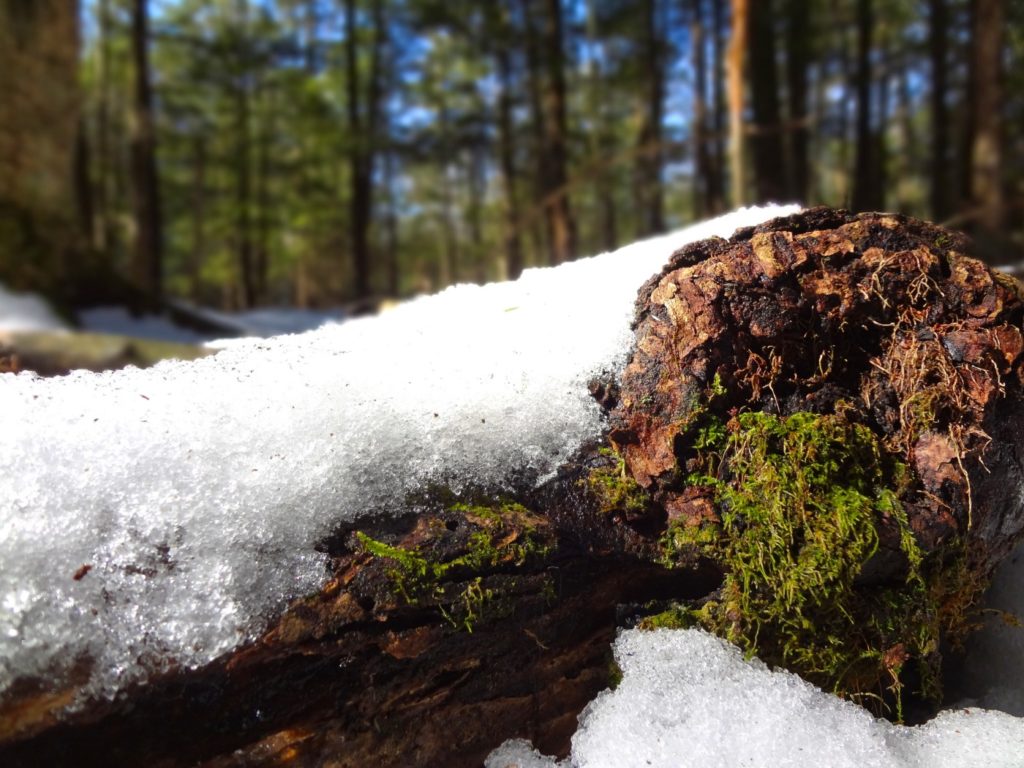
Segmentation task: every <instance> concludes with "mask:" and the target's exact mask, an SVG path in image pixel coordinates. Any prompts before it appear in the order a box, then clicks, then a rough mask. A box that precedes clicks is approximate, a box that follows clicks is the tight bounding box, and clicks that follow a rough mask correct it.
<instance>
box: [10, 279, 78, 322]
mask: <svg viewBox="0 0 1024 768" xmlns="http://www.w3.org/2000/svg"><path fill="white" fill-rule="evenodd" d="M66 330H67V324H66V323H65V322H64V321H63V320H61V319H60V318H59V317H57V314H56V313H55V312H54V311H53V310H52V309H51V308H50V305H49V304H47V303H46V301H45V300H44V299H43V298H42V297H41V296H38V295H36V294H34V293H14V292H12V291H9V290H7V288H5V287H4V286H3V284H2V283H0V331H66Z"/></svg>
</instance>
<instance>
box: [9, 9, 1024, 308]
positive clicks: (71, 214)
mask: <svg viewBox="0 0 1024 768" xmlns="http://www.w3.org/2000/svg"><path fill="white" fill-rule="evenodd" d="M0 93H2V97H0V282H2V283H4V284H6V285H8V287H10V288H12V289H17V290H26V289H29V290H36V291H40V292H42V293H44V294H46V295H48V296H50V297H51V298H53V299H54V300H55V301H56V302H57V303H58V305H59V306H62V307H65V308H68V307H70V308H74V307H81V306H87V305H89V304H95V303H102V302H109V301H116V300H121V301H123V300H125V297H126V296H130V297H134V300H139V299H140V297H141V299H142V300H145V301H146V302H150V303H152V302H157V303H158V302H160V301H161V300H162V299H163V297H176V298H183V299H187V300H189V301H191V302H195V303H197V304H201V305H206V306H212V307H219V308H224V309H245V308H251V307H256V306H261V305H294V306H300V307H321V306H328V305H337V304H340V303H350V304H351V303H353V302H355V303H358V302H367V301H369V300H371V299H373V298H375V297H382V296H395V297H400V296H407V295H412V294H415V293H418V292H423V291H431V290H437V289H440V288H442V287H444V286H445V285H448V284H451V283H454V282H458V281H487V280H495V279H503V278H507V277H515V276H516V275H517V274H518V273H519V272H520V271H521V270H522V269H523V268H524V267H529V266H534V265H547V264H556V263H559V262H562V261H565V260H568V259H572V258H574V257H576V256H578V255H585V254H591V253H596V252H600V251H603V250H607V249H611V248H615V247H616V246H618V245H620V244H624V243H627V242H630V241H633V240H636V239H638V238H642V237H644V236H647V235H651V234H655V233H658V232H661V231H664V230H667V229H670V228H673V227H676V226H679V225H681V224H685V223H686V222H689V221H691V220H694V219H698V218H701V217H705V216H708V215H710V214H714V213H717V212H720V211H723V210H726V209H729V208H732V207H734V206H737V205H741V204H751V203H758V202H763V201H800V202H805V203H808V204H811V203H827V204H831V205H838V206H846V207H852V208H855V209H861V210H863V209H875V210H898V211H902V212H906V213H910V214H913V215H917V216H922V217H926V218H930V219H933V220H936V221H939V222H946V223H949V224H951V225H953V226H959V227H963V228H967V229H969V230H971V231H972V232H973V233H974V234H975V235H976V236H978V237H979V239H980V242H981V243H982V245H983V247H984V249H985V252H986V253H988V254H990V259H991V260H992V261H994V262H999V263H1007V262H1012V261H1015V260H1017V259H1019V258H1020V256H1019V253H1020V248H1021V242H1022V230H1024V224H1022V222H1024V2H1020V0H918V1H914V0H731V2H730V1H729V0H722V1H721V2H716V1H715V0H486V1H481V0H206V1H202V0H160V1H158V2H157V1H154V2H147V0H85V1H83V2H82V3H77V2H75V1H74V0H0ZM1015 251H1016V253H1017V255H1014V253H1015Z"/></svg>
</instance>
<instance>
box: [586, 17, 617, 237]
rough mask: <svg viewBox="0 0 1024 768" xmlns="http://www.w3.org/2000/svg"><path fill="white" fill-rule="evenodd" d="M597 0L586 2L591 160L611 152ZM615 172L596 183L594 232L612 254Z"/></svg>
mask: <svg viewBox="0 0 1024 768" xmlns="http://www.w3.org/2000/svg"><path fill="white" fill-rule="evenodd" d="M597 8H598V0H588V1H587V27H586V29H587V47H588V50H589V56H588V58H587V113H588V115H589V117H590V120H591V129H590V130H589V131H587V151H588V153H589V155H590V157H591V158H592V159H593V160H596V159H597V158H599V157H602V156H604V155H606V154H607V153H609V152H611V151H612V146H611V144H612V137H611V136H609V131H608V119H607V117H606V110H605V104H606V97H605V94H604V92H603V90H602V83H601V77H600V64H599V63H598V62H599V61H600V60H601V58H602V56H601V54H599V53H598V46H600V45H602V42H601V41H600V36H599V34H598V28H597ZM614 190H615V184H614V170H612V171H611V172H610V173H607V172H606V173H604V174H602V175H601V177H600V179H599V180H598V182H597V190H596V194H597V210H598V216H599V218H600V220H599V222H598V226H597V229H598V231H599V232H600V233H601V240H600V242H601V247H602V248H603V249H604V250H606V251H614V250H615V249H616V248H617V247H618V244H619V237H618V231H617V229H618V227H617V216H616V210H615V196H614Z"/></svg>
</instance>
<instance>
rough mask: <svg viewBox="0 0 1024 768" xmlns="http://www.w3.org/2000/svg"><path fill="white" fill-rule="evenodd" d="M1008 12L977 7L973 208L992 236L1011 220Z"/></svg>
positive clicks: (996, 6)
mask: <svg viewBox="0 0 1024 768" xmlns="http://www.w3.org/2000/svg"><path fill="white" fill-rule="evenodd" d="M1004 19H1005V10H1004V8H1003V1H1002V0H972V2H971V28H972V31H973V35H972V37H971V46H972V53H971V85H970V87H971V92H972V95H973V99H974V103H973V109H972V110H971V111H972V118H973V121H972V122H973V129H974V130H973V135H972V140H971V203H972V205H975V206H977V216H976V221H977V223H978V224H979V225H980V226H981V227H982V228H983V229H987V230H989V231H990V232H997V231H999V230H1000V229H1001V228H1002V225H1003V222H1004V220H1005V218H1006V211H1005V207H1004V206H1005V200H1004V194H1003V181H1002V179H1003V151H1002V120H1001V119H1000V115H1001V114H1002V112H1001V110H1002V100H1003V89H1002V78H1003V71H1002V70H1003V68H1002V57H1003V47H1002V46H1003V24H1004Z"/></svg>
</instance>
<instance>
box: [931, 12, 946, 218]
mask: <svg viewBox="0 0 1024 768" xmlns="http://www.w3.org/2000/svg"><path fill="white" fill-rule="evenodd" d="M928 7H929V14H928V56H929V59H930V62H931V94H930V95H931V120H930V123H929V124H930V127H931V135H932V143H931V164H930V168H929V171H930V172H929V174H928V176H929V182H930V189H929V198H930V203H931V213H932V218H934V219H935V220H936V221H944V220H945V219H946V217H947V216H949V211H950V208H951V206H950V198H949V182H950V174H949V170H948V168H949V162H950V158H949V128H948V125H949V111H948V109H947V108H946V98H947V95H946V90H947V88H948V84H947V78H946V73H947V70H948V67H947V63H946V62H947V53H946V51H947V48H948V45H947V35H948V28H949V17H948V14H947V12H946V0H929V3H928Z"/></svg>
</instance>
